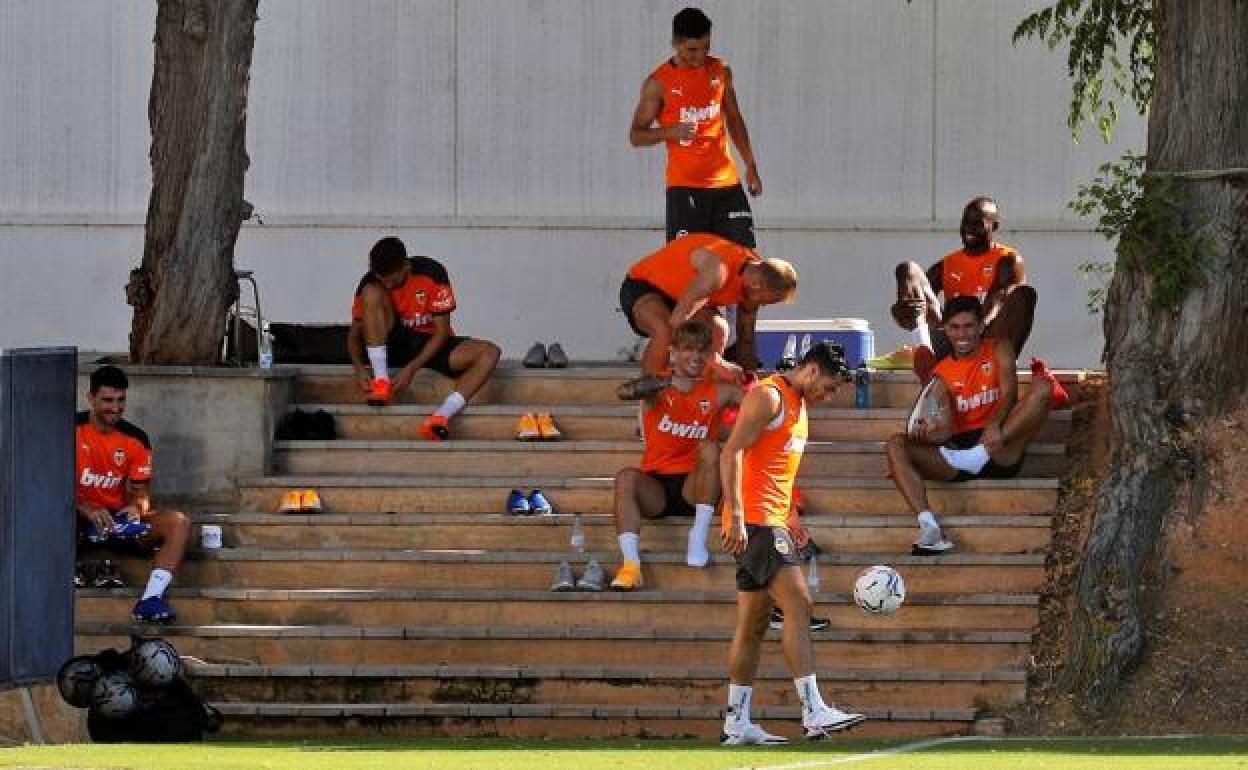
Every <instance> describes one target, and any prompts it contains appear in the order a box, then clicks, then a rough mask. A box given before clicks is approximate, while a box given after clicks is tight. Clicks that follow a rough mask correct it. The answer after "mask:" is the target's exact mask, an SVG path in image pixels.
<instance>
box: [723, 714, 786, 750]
mask: <svg viewBox="0 0 1248 770" xmlns="http://www.w3.org/2000/svg"><path fill="white" fill-rule="evenodd" d="M788 742H789V739H788V738H785V737H784V736H783V735H772V734H771V733H769V732H767V731H766V730H764V729H763V728H762V727H760V726H759V725H756V724H754V723H753V722H738V721H735V720H733V721H731V722H729V721H725V722H724V731H723V733H721V734H720V736H719V744H720V745H721V746H783V745H784V744H786V743H788Z"/></svg>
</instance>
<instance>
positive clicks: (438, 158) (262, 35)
mask: <svg viewBox="0 0 1248 770" xmlns="http://www.w3.org/2000/svg"><path fill="white" fill-rule="evenodd" d="M454 5H455V3H454V2H453V0H367V2H343V1H342V0H263V2H262V3H261V4H260V20H259V22H258V23H257V24H256V49H255V57H254V62H253V67H252V84H251V92H250V101H249V102H248V116H247V129H248V131H247V133H248V136H247V144H248V151H249V152H250V155H251V159H252V166H251V171H250V173H249V175H248V178H247V197H248V199H249V200H250V201H251V202H252V203H253V204H255V206H256V207H257V209H258V210H259V211H260V212H261V215H262V216H263V215H270V216H297V217H305V218H315V217H344V216H347V217H349V216H430V215H450V214H453V213H454V187H455V181H454V157H455V147H454V140H455V137H454V130H453V127H454V122H455V90H454V89H455V86H454V83H455V80H454V61H453V59H452V52H453V49H454V13H453V9H454Z"/></svg>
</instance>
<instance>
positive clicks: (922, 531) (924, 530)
mask: <svg viewBox="0 0 1248 770" xmlns="http://www.w3.org/2000/svg"><path fill="white" fill-rule="evenodd" d="M952 550H953V542H952V541H950V540H946V539H945V536H944V533H943V532H941V529H940V527H920V528H919V539H918V540H915V541H914V545H913V546H912V547H911V548H910V553H911V555H913V556H935V555H939V554H942V553H948V552H949V551H952Z"/></svg>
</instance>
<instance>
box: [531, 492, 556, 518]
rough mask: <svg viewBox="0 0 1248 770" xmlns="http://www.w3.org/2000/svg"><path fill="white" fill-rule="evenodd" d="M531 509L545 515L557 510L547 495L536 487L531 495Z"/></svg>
mask: <svg viewBox="0 0 1248 770" xmlns="http://www.w3.org/2000/svg"><path fill="white" fill-rule="evenodd" d="M529 510H530V511H532V512H533V513H540V514H542V515H543V516H549V515H551V514H552V513H554V512H555V508H554V506H552V505H551V504H550V501H549V500H547V499H546V495H543V494H542V490H540V489H535V490H533V492H532V494H530V495H529Z"/></svg>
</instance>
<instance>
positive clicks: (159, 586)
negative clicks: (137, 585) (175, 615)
mask: <svg viewBox="0 0 1248 770" xmlns="http://www.w3.org/2000/svg"><path fill="white" fill-rule="evenodd" d="M172 582H173V573H172V572H170V571H169V570H167V569H154V570H152V575H151V577H149V578H148V579H147V588H146V589H145V590H144V591H143V598H144V599H150V598H152V597H153V596H164V595H165V589H166V588H168V587H169V584H170V583H172Z"/></svg>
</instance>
